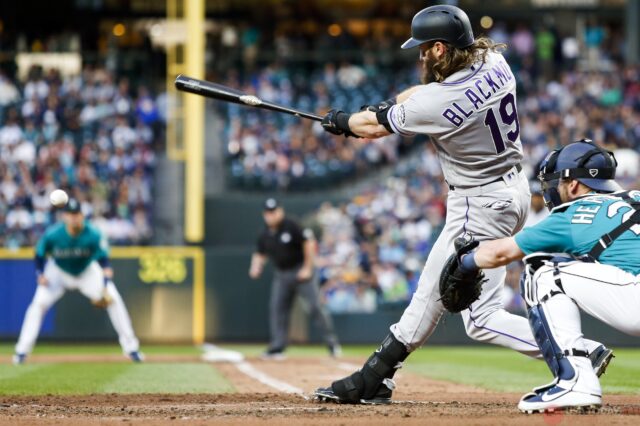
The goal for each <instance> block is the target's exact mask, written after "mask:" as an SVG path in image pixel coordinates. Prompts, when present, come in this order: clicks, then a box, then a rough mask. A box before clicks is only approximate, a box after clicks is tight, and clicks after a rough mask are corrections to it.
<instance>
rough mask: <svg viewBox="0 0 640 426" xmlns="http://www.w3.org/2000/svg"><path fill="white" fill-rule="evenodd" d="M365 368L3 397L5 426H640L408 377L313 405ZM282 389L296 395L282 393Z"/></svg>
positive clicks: (256, 363) (260, 365) (316, 362)
mask: <svg viewBox="0 0 640 426" xmlns="http://www.w3.org/2000/svg"><path fill="white" fill-rule="evenodd" d="M48 358H53V357H48ZM48 360H49V361H51V359H48ZM84 360H85V361H86V360H87V357H85V359H84ZM100 360H101V361H104V358H100ZM34 361H35V360H34ZM150 361H153V359H150ZM163 361H165V362H166V361H168V360H167V359H163ZM176 361H179V360H178V359H176ZM357 361H359V360H352V361H350V362H345V361H341V362H335V361H332V360H330V359H328V358H296V359H290V360H287V361H281V362H275V361H260V360H255V359H250V360H248V361H246V362H244V363H240V364H216V367H217V368H218V369H219V370H220V371H221V372H222V373H223V374H224V375H225V376H226V377H227V378H228V379H229V380H230V381H231V382H232V383H233V384H234V386H235V387H236V389H237V390H238V392H237V393H231V394H216V395H208V394H188V395H156V394H144V395H119V394H106V395H89V396H51V395H49V396H41V397H33V396H30V397H22V396H21V397H0V425H5V424H12V425H32V424H40V425H54V424H61V423H64V424H70V425H87V424H102V425H111V424H121V425H126V424H136V425H138V424H145V425H165V424H167V425H168V424H198V425H200V424H214V423H215V424H225V425H240V424H242V425H244V426H253V425H280V424H292V425H293V424H295V425H311V424H314V425H315V424H328V425H345V426H347V425H349V426H350V425H367V426H369V425H376V424H385V425H395V424H401V425H418V424H421V425H422V424H442V425H453V424H473V425H494V424H510V425H547V424H548V425H558V424H563V425H564V424H578V423H580V424H594V425H595V424H601V423H603V422H607V423H610V424H615V425H627V424H628V425H632V424H639V423H640V401H638V397H637V396H620V395H615V396H606V397H605V404H606V405H605V406H604V407H603V409H602V410H601V412H600V413H597V414H589V415H584V414H583V415H576V414H566V413H565V414H557V415H545V416H543V415H532V416H527V415H523V414H520V413H519V412H518V411H517V410H516V403H517V401H518V399H519V397H520V394H509V393H496V392H490V391H486V390H483V389H478V388H473V387H469V386H464V385H457V384H452V383H446V382H440V381H434V380H429V379H426V378H423V377H420V376H417V375H413V374H409V373H406V372H402V374H399V375H398V383H399V386H398V389H397V391H396V392H395V393H394V399H395V400H396V402H395V403H394V404H392V405H388V406H351V405H336V404H326V403H317V402H313V401H311V400H309V399H308V394H309V393H310V392H311V391H312V390H313V389H314V388H315V387H317V386H318V385H325V384H328V383H329V382H330V381H331V380H333V379H335V378H338V377H341V376H343V375H346V374H348V373H349V372H350V371H352V370H353V369H354V368H355V367H356V366H357V365H356V363H357ZM282 388H286V389H287V390H288V391H289V392H292V393H285V392H283V391H278V389H282Z"/></svg>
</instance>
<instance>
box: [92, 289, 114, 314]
mask: <svg viewBox="0 0 640 426" xmlns="http://www.w3.org/2000/svg"><path fill="white" fill-rule="evenodd" d="M111 302H113V299H112V298H111V296H110V295H109V292H108V291H107V288H106V287H105V288H104V290H102V297H101V298H100V299H98V300H92V301H91V303H92V304H93V306H95V307H96V308H100V309H107V308H108V307H109V305H111Z"/></svg>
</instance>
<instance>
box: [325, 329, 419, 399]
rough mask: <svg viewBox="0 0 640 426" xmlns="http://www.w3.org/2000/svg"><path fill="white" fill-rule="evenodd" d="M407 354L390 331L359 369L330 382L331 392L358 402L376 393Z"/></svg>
mask: <svg viewBox="0 0 640 426" xmlns="http://www.w3.org/2000/svg"><path fill="white" fill-rule="evenodd" d="M407 356H409V351H407V348H406V347H405V345H404V344H403V343H401V342H399V341H398V340H397V339H396V338H395V336H394V335H393V334H392V333H389V335H388V336H387V337H386V338H385V339H384V340H383V341H382V345H380V347H379V348H378V350H376V351H375V352H374V353H373V354H371V356H370V357H369V359H368V360H367V362H366V363H365V364H364V365H363V366H362V368H361V369H360V370H359V371H356V372H355V373H353V374H352V375H350V376H348V377H345V378H344V379H340V380H336V381H335V382H333V383H332V384H331V389H332V390H333V392H334V393H335V394H336V395H337V396H339V397H340V398H342V399H345V400H348V401H351V402H359V401H360V400H361V399H369V398H372V397H374V396H375V395H376V393H377V392H378V389H379V388H380V385H381V384H382V382H383V380H384V379H391V378H392V377H393V376H394V374H395V373H396V370H397V369H398V368H400V367H401V366H402V361H404V360H405V359H406V358H407Z"/></svg>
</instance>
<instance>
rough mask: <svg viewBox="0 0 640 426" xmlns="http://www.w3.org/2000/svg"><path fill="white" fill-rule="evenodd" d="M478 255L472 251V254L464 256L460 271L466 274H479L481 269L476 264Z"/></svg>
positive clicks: (461, 260)
mask: <svg viewBox="0 0 640 426" xmlns="http://www.w3.org/2000/svg"><path fill="white" fill-rule="evenodd" d="M475 255H476V253H475V252H474V251H472V252H471V253H468V254H465V255H462V257H461V258H460V270H461V271H462V272H463V273H465V274H475V273H476V272H478V270H479V269H480V268H478V264H477V263H476V256H475Z"/></svg>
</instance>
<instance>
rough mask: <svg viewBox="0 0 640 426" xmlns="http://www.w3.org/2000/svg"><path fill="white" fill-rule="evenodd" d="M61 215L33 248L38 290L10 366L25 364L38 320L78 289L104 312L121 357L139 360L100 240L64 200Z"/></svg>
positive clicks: (74, 204)
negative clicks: (68, 291) (64, 296)
mask: <svg viewBox="0 0 640 426" xmlns="http://www.w3.org/2000/svg"><path fill="white" fill-rule="evenodd" d="M63 215H64V222H63V223H58V224H55V225H52V226H50V227H49V228H48V229H47V230H46V232H45V234H44V235H43V236H42V238H41V239H40V240H39V241H38V244H37V246H36V255H35V263H36V274H37V280H38V286H37V289H36V293H35V295H34V296H33V300H32V302H31V304H30V305H29V308H27V312H26V314H25V318H24V322H23V324H22V330H21V331H20V338H19V339H18V343H17V344H16V348H15V351H16V352H15V355H14V357H13V361H14V363H15V364H22V363H24V362H25V361H26V357H27V355H28V354H30V353H31V351H32V350H33V347H34V345H35V343H36V339H37V338H38V333H39V332H40V326H41V325H42V319H43V318H44V316H45V314H46V313H47V311H48V310H49V308H50V307H51V306H52V305H53V304H54V303H55V302H56V301H58V299H60V298H61V297H62V295H63V294H64V293H65V291H67V290H79V291H80V292H81V293H82V294H83V295H85V296H86V297H87V298H88V299H89V300H91V302H92V303H93V304H94V305H96V306H98V307H101V308H106V310H107V313H108V314H109V318H110V319H111V324H113V328H114V329H115V330H116V332H117V333H118V337H119V341H120V346H121V347H122V350H123V352H124V353H125V354H126V355H127V356H128V357H129V358H130V359H131V360H132V361H134V362H140V361H142V359H143V357H142V354H141V353H140V351H139V343H138V339H137V338H136V336H135V334H134V332H133V328H132V327H131V319H130V318H129V313H128V312H127V308H126V307H125V305H124V302H123V300H122V297H120V293H118V290H117V289H116V286H115V285H114V283H113V281H112V278H113V269H112V268H111V266H110V263H109V257H108V245H107V242H106V240H105V239H104V238H102V236H101V234H100V232H99V231H98V230H97V229H96V228H94V227H93V226H92V225H91V224H89V223H88V222H87V221H86V220H85V218H84V215H83V214H82V212H81V210H80V204H79V203H78V201H77V200H74V199H71V200H69V202H68V203H67V205H66V206H65V209H64V214H63ZM47 257H49V261H47Z"/></svg>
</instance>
